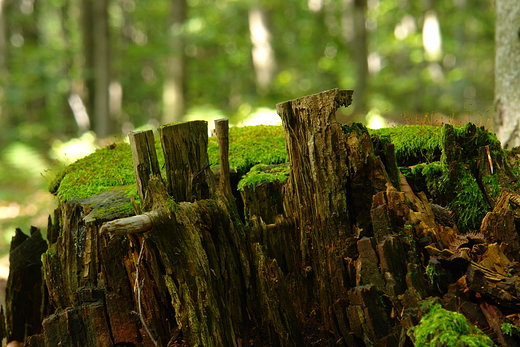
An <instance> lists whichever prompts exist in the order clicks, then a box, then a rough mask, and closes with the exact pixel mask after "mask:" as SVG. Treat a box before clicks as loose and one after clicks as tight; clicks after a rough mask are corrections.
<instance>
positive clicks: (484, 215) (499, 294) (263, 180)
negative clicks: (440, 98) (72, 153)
mask: <svg viewBox="0 0 520 347" xmlns="http://www.w3.org/2000/svg"><path fill="white" fill-rule="evenodd" d="M351 98H352V91H347V90H338V89H334V90H329V91H326V92H323V93H319V94H315V95H311V96H306V97H303V98H299V99H296V100H291V101H287V102H283V103H280V104H278V105H277V110H278V113H279V114H280V116H281V118H282V121H283V132H284V138H285V146H286V151H287V158H288V163H286V164H285V165H279V164H280V163H279V162H267V161H264V162H262V161H261V160H259V162H260V163H259V165H257V166H255V167H254V168H252V169H251V171H250V172H249V173H247V174H246V173H245V172H240V173H235V175H238V174H239V175H241V176H242V177H241V179H242V181H241V183H239V185H238V187H239V188H238V189H239V190H240V193H241V194H238V192H237V191H236V189H237V188H236V187H235V186H234V185H233V184H232V183H231V180H230V171H229V167H228V165H229V164H227V163H229V162H231V158H229V157H228V155H229V152H230V150H229V149H230V148H231V147H232V145H233V144H232V143H230V142H229V141H230V139H231V138H232V136H231V135H230V134H231V130H232V129H229V130H228V128H227V122H226V121H225V120H219V121H218V122H217V137H218V138H217V141H216V143H218V146H219V150H220V153H219V155H218V156H217V157H218V158H220V159H219V161H220V167H219V173H218V175H217V176H218V180H217V179H216V175H215V174H214V173H213V171H212V170H211V165H210V163H211V164H213V165H215V162H211V161H210V159H209V157H208V153H207V152H208V135H207V124H206V123H205V122H203V121H196V122H186V123H178V124H172V125H167V126H163V127H161V128H160V129H159V133H160V144H159V143H158V142H156V141H155V139H154V136H153V133H152V132H151V131H147V132H137V133H132V134H131V135H130V146H126V145H125V144H117V145H112V146H110V147H107V148H105V149H102V150H100V151H98V152H97V153H95V154H93V155H91V156H89V157H87V158H84V159H82V160H80V161H78V162H77V163H75V164H73V165H72V166H71V167H69V168H68V169H67V170H66V171H65V172H64V174H63V175H62V176H61V178H60V179H61V181H60V182H58V183H57V184H56V185H55V188H56V187H57V188H56V189H54V191H55V192H56V194H57V195H58V196H59V197H60V200H59V206H58V209H57V210H56V212H55V213H54V216H53V218H52V219H50V220H49V228H48V233H47V235H48V237H47V242H48V244H47V245H46V244H45V241H44V240H43V239H41V237H39V236H38V235H39V233H37V232H36V231H33V232H32V236H31V237H30V238H28V239H27V240H25V241H23V242H21V241H20V240H21V238H23V237H22V235H21V234H20V235H18V237H17V238H16V239H15V240H14V241H13V246H12V253H11V256H12V257H13V260H12V263H11V266H12V269H11V274H10V276H11V277H10V279H9V285H8V291H9V292H8V293H11V294H10V295H8V298H10V303H11V304H10V306H9V305H8V307H7V312H6V315H7V336H8V340H9V341H16V340H17V341H23V342H24V343H25V344H26V345H27V346H58V345H61V346H237V347H238V346H354V347H356V346H411V345H413V341H414V339H415V335H414V334H415V333H417V331H418V330H417V329H415V328H414V329H413V330H409V329H410V328H412V327H414V326H418V324H421V325H424V324H427V323H424V322H422V323H420V319H421V318H422V317H423V316H424V317H425V318H427V316H425V314H426V312H427V311H428V307H433V305H434V304H435V303H442V305H443V306H444V307H445V308H446V309H449V310H452V311H459V312H461V313H463V314H464V315H465V316H466V318H467V319H468V320H469V321H470V322H471V324H474V325H477V326H478V327H479V328H480V329H481V330H482V331H484V332H485V333H486V334H487V335H488V336H489V337H486V336H485V335H481V336H480V337H478V338H479V339H484V338H487V339H489V338H492V339H493V340H494V342H495V343H497V344H500V345H503V346H514V345H516V344H519V341H520V339H519V338H518V336H519V334H518V331H520V330H515V329H519V328H520V318H519V317H518V310H517V307H518V305H519V304H520V293H519V292H518V288H520V282H519V280H518V270H519V268H518V263H517V261H518V254H519V248H520V246H519V240H518V233H517V231H516V226H517V225H520V224H519V222H520V214H519V213H518V212H519V211H518V208H519V207H520V195H519V192H520V187H519V185H518V184H517V183H516V182H517V181H518V179H517V178H518V172H519V171H518V169H517V168H518V164H517V162H518V160H517V158H516V157H515V153H514V152H507V151H503V150H502V149H501V148H500V145H499V143H498V144H497V141H496V138H494V137H493V136H492V134H489V133H488V132H486V131H485V130H484V129H483V128H477V127H476V126H474V125H471V124H470V125H467V126H465V127H452V126H445V127H443V128H437V129H429V128H428V129H426V130H425V129H424V128H421V127H407V128H396V129H388V130H384V131H379V132H377V131H372V130H370V131H369V130H368V129H366V128H365V127H364V126H362V125H360V124H352V125H348V126H346V125H341V124H339V123H338V122H337V121H336V119H335V112H336V110H337V109H338V108H339V107H340V106H348V105H349V104H350V102H351ZM399 131H401V132H402V133H401V134H398V132H399ZM425 131H426V132H427V133H428V134H430V135H428V136H431V137H432V138H428V139H426V140H427V141H425V142H424V143H423V142H421V143H422V144H421V146H422V147H421V146H419V147H421V148H419V149H417V148H415V147H413V146H411V145H412V144H413V141H419V142H420V141H421V140H424V136H423V135H420V134H424V132H425ZM407 132H408V133H407ZM410 132H412V135H410V134H409V133H410ZM418 134H419V135H418ZM432 134H433V135H432ZM406 136H410V139H409V140H406ZM435 136H436V137H435ZM403 138H404V139H405V140H402V139H403ZM400 139H401V140H400ZM426 142H427V143H428V144H427V145H426V144H425V143H426ZM432 143H433V144H432ZM161 148H162V151H159V153H157V150H158V149H161ZM243 150H244V151H246V150H247V149H246V148H244V149H243ZM162 153H164V154H162ZM424 158H427V162H424V161H423V160H424ZM111 160H117V162H111ZM94 163H96V165H99V166H98V167H93V164H94ZM254 163H255V162H254V161H253V162H252V164H251V165H250V166H252V165H253V164H254ZM273 164H276V165H273ZM111 166H114V167H116V168H117V169H116V170H114V172H109V171H110V170H109V168H110V167H111ZM250 166H249V167H248V168H247V169H249V168H250ZM161 167H164V168H165V171H164V172H160V170H161V169H160V168H161ZM81 170H84V171H85V173H83V174H80V171H81ZM89 170H95V171H94V172H92V171H89ZM127 172H130V176H132V177H134V180H130V179H128V175H127ZM101 174H102V175H101ZM101 176H102V178H103V180H104V181H103V182H100V179H101V178H100V177H101ZM80 182H83V183H81V184H80ZM107 182H108V183H107ZM82 184H83V185H84V186H85V187H88V189H87V190H86V193H85V190H81V186H82ZM96 184H98V185H101V186H102V187H105V184H106V187H105V188H103V189H98V188H97V187H94V186H95V185H96ZM92 192H94V193H92ZM441 205H443V206H441ZM242 206H243V208H244V209H245V211H244V215H241V212H239V211H241V209H242ZM472 207H475V208H474V209H472ZM29 240H32V241H31V242H29V243H27V242H28V241H29ZM25 243H27V245H29V244H32V245H33V246H31V247H24V246H23V245H24V244H25ZM22 251H23V252H25V253H27V252H29V253H27V255H24V256H23V257H22V258H21V261H18V262H16V261H14V257H15V256H16V257H18V256H17V254H21V252H22ZM41 253H43V254H42V256H41V259H42V260H43V261H42V262H41V263H40V262H38V261H37V260H39V259H40V254H41ZM17 259H18V258H17ZM31 259H33V260H31ZM24 261H27V262H29V263H30V264H29V265H30V266H31V273H29V271H26V270H25V268H24V267H23V264H24ZM21 269H24V270H21ZM33 273H34V274H33ZM29 276H30V277H29ZM38 276H39V277H38ZM29 278H34V279H35V280H30V281H29ZM38 278H40V279H44V281H41V280H40V282H38V280H37V279H38ZM20 302H26V303H31V305H20V304H18V303H20ZM0 316H1V315H0ZM21 327H23V328H21ZM506 328H508V329H509V330H507V331H506V330H504V329H506ZM508 332H509V333H508ZM430 333H431V334H432V336H434V335H435V334H436V333H438V332H436V331H432V332H430ZM482 341H484V340H482ZM485 341H488V340H485ZM489 341H490V340H489Z"/></svg>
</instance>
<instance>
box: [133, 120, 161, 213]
mask: <svg viewBox="0 0 520 347" xmlns="http://www.w3.org/2000/svg"><path fill="white" fill-rule="evenodd" d="M128 138H129V139H130V147H131V148H132V162H133V165H134V173H135V182H136V186H137V193H138V194H139V198H140V199H141V203H145V202H146V199H145V197H146V188H147V187H148V181H149V180H150V175H157V176H160V175H161V172H160V169H159V162H158V160H157V153H156V152H155V140H154V137H153V131H152V130H145V131H136V132H131V133H130V134H128Z"/></svg>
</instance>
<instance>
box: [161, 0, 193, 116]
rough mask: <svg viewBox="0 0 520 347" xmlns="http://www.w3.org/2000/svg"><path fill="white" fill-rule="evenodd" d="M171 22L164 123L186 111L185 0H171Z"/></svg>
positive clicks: (182, 114)
mask: <svg viewBox="0 0 520 347" xmlns="http://www.w3.org/2000/svg"><path fill="white" fill-rule="evenodd" d="M171 5H172V9H171V22H170V24H169V26H168V37H169V38H170V39H169V47H170V57H169V59H168V66H167V68H166V77H165V81H164V88H163V119H162V122H163V123H164V124H167V123H172V122H177V121H180V120H181V119H182V117H184V114H185V113H186V54H185V52H184V46H185V43H184V34H183V32H184V31H183V30H184V29H183V25H184V22H185V21H186V11H187V4H186V0H172V2H171Z"/></svg>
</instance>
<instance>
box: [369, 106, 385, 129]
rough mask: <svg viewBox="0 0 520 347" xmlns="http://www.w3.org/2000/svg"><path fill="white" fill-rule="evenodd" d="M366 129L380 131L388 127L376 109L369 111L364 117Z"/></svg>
mask: <svg viewBox="0 0 520 347" xmlns="http://www.w3.org/2000/svg"><path fill="white" fill-rule="evenodd" d="M365 120H366V124H367V128H370V129H380V128H386V127H388V122H387V121H386V119H385V118H384V117H383V116H381V112H379V110H377V109H371V110H370V111H369V112H368V114H367V115H366V117H365Z"/></svg>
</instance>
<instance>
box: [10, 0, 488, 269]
mask: <svg viewBox="0 0 520 347" xmlns="http://www.w3.org/2000/svg"><path fill="white" fill-rule="evenodd" d="M493 59H494V8H493V1H492V0H481V1H470V0H435V1H434V0H417V1H416V0H140V1H136V0H47V1H43V0H0V249H2V250H4V252H3V254H5V252H6V251H7V247H8V242H10V239H11V237H12V235H13V233H14V230H15V228H16V227H23V228H24V229H25V230H24V231H25V232H27V229H28V227H29V225H36V226H38V227H41V228H45V227H46V225H47V217H48V215H49V213H50V212H51V211H52V209H53V208H54V203H55V202H54V200H53V197H52V196H51V195H50V194H49V193H48V192H47V190H46V188H47V184H48V181H49V180H50V179H51V178H52V176H53V175H54V174H55V173H56V172H57V171H58V170H59V169H60V167H61V166H62V165H65V164H67V163H68V162H70V161H73V160H74V159H76V158H78V157H79V156H81V155H85V154H88V153H90V152H91V151H93V150H94V149H95V148H96V146H99V145H102V144H103V143H105V144H106V143H107V141H108V143H110V142H111V141H112V142H113V141H116V140H117V139H121V138H122V137H123V136H124V135H125V134H127V133H128V132H129V131H131V130H133V129H136V128H138V129H140V128H146V127H156V126H158V125H159V124H163V123H167V122H173V121H179V120H188V119H207V120H210V119H216V118H221V117H228V118H229V119H230V122H231V123H232V124H235V125H244V124H254V122H257V121H258V119H260V120H262V121H264V122H276V121H279V118H277V116H276V113H275V111H274V107H275V104H276V103H277V102H281V101H285V100H289V99H293V98H297V97H300V96H303V95H308V94H312V93H317V92H320V91H323V90H327V89H331V88H342V89H354V90H355V94H354V105H353V107H349V108H347V109H344V110H342V112H343V114H342V115H341V117H340V120H341V121H342V122H347V121H352V120H355V121H362V122H364V123H371V124H375V123H376V121H379V123H380V124H379V125H384V124H385V121H388V122H394V123H406V122H411V123H415V122H416V121H419V122H430V121H432V120H431V119H434V118H435V117H436V116H437V115H443V116H445V117H447V118H451V119H460V118H464V120H467V119H468V117H471V118H473V120H474V121H475V122H476V123H477V124H479V125H486V126H488V127H490V126H491V125H492V122H491V121H489V122H488V120H490V119H492V117H493V114H492V113H493V111H492V109H493V73H494V68H493ZM255 116H256V118H254V117H255ZM424 116H426V118H427V120H423V117H424ZM253 118H254V119H256V120H252V119H253ZM432 122H433V121H432ZM210 124H211V123H210ZM374 126H375V125H374ZM106 138H108V140H105V141H103V139H106ZM4 258H5V257H4ZM0 275H1V274H0Z"/></svg>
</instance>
